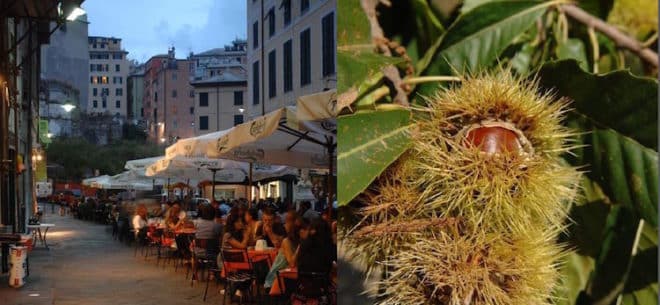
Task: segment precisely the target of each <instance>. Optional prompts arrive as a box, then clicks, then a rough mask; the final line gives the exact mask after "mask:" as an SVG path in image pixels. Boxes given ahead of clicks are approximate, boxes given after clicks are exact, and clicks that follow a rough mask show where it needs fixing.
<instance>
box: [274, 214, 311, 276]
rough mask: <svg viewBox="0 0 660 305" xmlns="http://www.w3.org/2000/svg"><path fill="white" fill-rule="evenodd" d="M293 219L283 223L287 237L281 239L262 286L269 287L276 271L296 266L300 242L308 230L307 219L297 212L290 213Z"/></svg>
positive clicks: (305, 236)
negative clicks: (279, 246) (280, 245)
mask: <svg viewBox="0 0 660 305" xmlns="http://www.w3.org/2000/svg"><path fill="white" fill-rule="evenodd" d="M290 215H293V216H291V217H292V218H293V219H291V220H290V221H287V222H286V223H285V225H284V226H285V228H286V232H287V237H286V238H284V240H283V241H282V247H281V248H280V250H279V251H278V252H277V256H276V257H275V261H273V265H272V266H271V267H270V270H269V271H268V275H266V280H265V281H264V287H265V288H270V287H272V286H273V282H274V281H275V279H276V278H277V272H278V271H280V270H282V269H285V268H293V267H296V264H297V261H298V255H299V253H300V242H301V240H303V239H306V238H307V236H308V232H309V226H310V224H309V221H308V220H307V219H304V218H302V217H300V216H298V215H297V214H290Z"/></svg>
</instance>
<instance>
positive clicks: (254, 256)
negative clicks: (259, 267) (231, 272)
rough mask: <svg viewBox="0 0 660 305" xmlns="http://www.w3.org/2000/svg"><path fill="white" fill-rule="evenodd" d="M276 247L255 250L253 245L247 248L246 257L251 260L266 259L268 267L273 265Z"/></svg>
mask: <svg viewBox="0 0 660 305" xmlns="http://www.w3.org/2000/svg"><path fill="white" fill-rule="evenodd" d="M278 251H279V249H278V248H274V247H268V248H266V249H261V250H257V249H254V248H253V247H250V248H248V257H249V258H250V260H252V262H258V261H262V260H264V259H268V267H270V266H272V265H273V262H274V261H275V257H277V252H278Z"/></svg>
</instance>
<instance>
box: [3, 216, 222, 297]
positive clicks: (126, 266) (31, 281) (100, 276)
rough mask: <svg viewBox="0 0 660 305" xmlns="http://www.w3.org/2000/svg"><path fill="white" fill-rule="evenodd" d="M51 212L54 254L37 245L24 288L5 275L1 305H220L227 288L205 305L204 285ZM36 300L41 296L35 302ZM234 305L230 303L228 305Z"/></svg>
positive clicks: (97, 228)
mask: <svg viewBox="0 0 660 305" xmlns="http://www.w3.org/2000/svg"><path fill="white" fill-rule="evenodd" d="M43 210H44V211H46V213H45V215H44V219H43V220H42V222H44V223H54V224H55V225H56V227H54V228H51V229H50V230H49V231H48V244H49V246H50V250H46V249H44V248H43V247H42V246H41V244H40V243H39V244H38V245H37V248H35V250H34V251H32V252H31V253H30V256H29V258H30V276H28V277H27V279H26V284H25V286H23V287H21V288H18V289H15V288H11V287H9V285H8V283H9V274H2V275H0V304H2V305H42V304H43V305H46V304H47V305H78V304H80V305H83V304H84V305H90V304H99V305H104V304H108V305H167V304H183V305H188V304H189V305H193V304H195V305H196V304H220V303H221V302H222V295H221V294H220V293H219V291H220V290H221V289H222V285H220V286H216V285H215V284H214V283H211V285H210V286H209V296H208V298H207V300H206V302H204V301H203V300H202V296H203V294H204V285H205V283H204V282H199V283H195V285H194V286H193V287H191V286H190V281H189V280H185V279H184V277H185V272H186V270H185V268H179V269H178V272H175V271H174V268H173V267H172V266H171V265H170V266H166V267H165V268H163V265H162V262H161V265H160V266H156V259H155V257H150V258H149V259H147V260H145V259H144V258H143V257H140V256H139V255H138V257H134V256H133V254H134V249H133V248H131V247H129V246H126V245H124V244H121V243H119V242H118V241H113V240H112V237H111V234H110V228H109V227H108V226H105V225H100V224H95V223H92V222H87V221H82V220H78V219H74V218H73V217H71V216H59V215H58V214H51V213H50V208H48V209H43ZM30 294H35V295H38V296H30ZM227 303H229V302H227Z"/></svg>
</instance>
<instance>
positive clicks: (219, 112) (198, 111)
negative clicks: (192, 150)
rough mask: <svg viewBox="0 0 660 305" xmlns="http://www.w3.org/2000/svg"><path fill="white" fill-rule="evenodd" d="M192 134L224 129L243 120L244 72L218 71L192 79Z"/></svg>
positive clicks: (245, 85)
mask: <svg viewBox="0 0 660 305" xmlns="http://www.w3.org/2000/svg"><path fill="white" fill-rule="evenodd" d="M191 84H192V86H193V87H194V88H195V107H194V108H192V107H191V108H190V112H191V114H194V115H195V120H196V121H195V125H194V128H195V135H202V134H206V133H209V132H214V131H219V130H225V129H228V128H231V127H233V126H235V125H238V124H241V123H243V122H244V120H245V118H244V112H245V96H246V92H247V73H246V72H245V71H243V72H242V73H236V72H233V71H220V72H219V74H218V75H215V76H213V77H209V78H205V79H203V80H197V81H193V82H192V83H191Z"/></svg>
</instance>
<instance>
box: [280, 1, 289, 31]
mask: <svg viewBox="0 0 660 305" xmlns="http://www.w3.org/2000/svg"><path fill="white" fill-rule="evenodd" d="M282 6H283V7H284V26H287V25H289V24H291V0H284V1H282Z"/></svg>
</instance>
